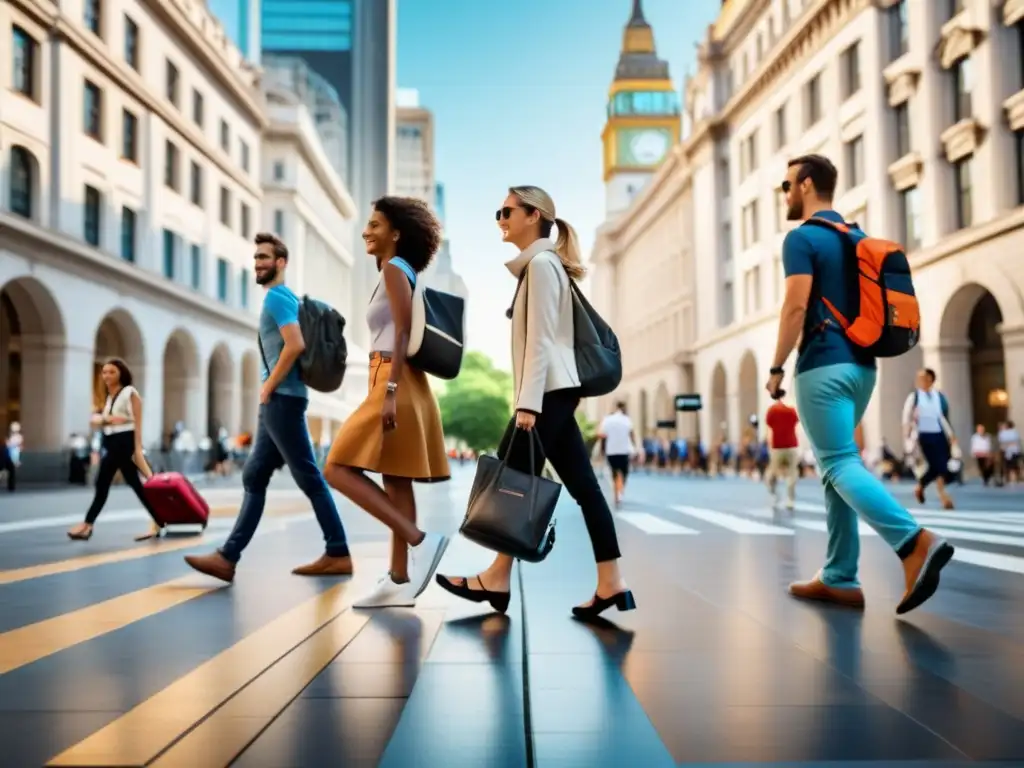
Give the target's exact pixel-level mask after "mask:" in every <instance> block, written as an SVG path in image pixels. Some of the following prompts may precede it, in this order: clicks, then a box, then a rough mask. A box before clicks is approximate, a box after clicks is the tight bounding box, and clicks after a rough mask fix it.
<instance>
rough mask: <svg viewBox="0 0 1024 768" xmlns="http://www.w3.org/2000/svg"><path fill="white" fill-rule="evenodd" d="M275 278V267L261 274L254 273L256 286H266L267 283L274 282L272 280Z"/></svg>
mask: <svg viewBox="0 0 1024 768" xmlns="http://www.w3.org/2000/svg"><path fill="white" fill-rule="evenodd" d="M276 277H277V267H270V268H269V269H267V270H266V271H264V272H263V273H262V274H261V273H259V272H257V273H256V285H266V284H267V283H272V282H274V278H276Z"/></svg>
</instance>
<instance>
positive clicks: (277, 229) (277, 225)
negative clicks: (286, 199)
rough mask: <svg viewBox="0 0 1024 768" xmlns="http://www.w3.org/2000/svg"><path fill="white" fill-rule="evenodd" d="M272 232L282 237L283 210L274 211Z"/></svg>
mask: <svg viewBox="0 0 1024 768" xmlns="http://www.w3.org/2000/svg"><path fill="white" fill-rule="evenodd" d="M274 234H275V235H277V236H278V237H284V211H274Z"/></svg>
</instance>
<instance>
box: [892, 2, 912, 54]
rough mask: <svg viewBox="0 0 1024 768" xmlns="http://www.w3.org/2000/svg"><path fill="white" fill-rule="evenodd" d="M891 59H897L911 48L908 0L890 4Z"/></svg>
mask: <svg viewBox="0 0 1024 768" xmlns="http://www.w3.org/2000/svg"><path fill="white" fill-rule="evenodd" d="M887 15H888V19H887V22H888V27H889V61H896V59H898V58H899V57H900V56H902V55H903V54H905V53H907V52H908V51H909V50H910V26H909V20H908V18H907V0H899V2H898V3H896V4H895V5H891V6H889V10H888V13H887Z"/></svg>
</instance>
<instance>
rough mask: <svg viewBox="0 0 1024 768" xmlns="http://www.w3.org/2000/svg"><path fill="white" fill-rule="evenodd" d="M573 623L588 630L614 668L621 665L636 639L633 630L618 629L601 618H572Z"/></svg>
mask: <svg viewBox="0 0 1024 768" xmlns="http://www.w3.org/2000/svg"><path fill="white" fill-rule="evenodd" d="M573 621H575V622H576V623H577V624H578V625H580V626H583V627H586V628H587V629H588V630H590V634H591V636H592V637H593V638H594V640H595V641H596V642H597V645H598V647H599V648H600V649H601V652H602V653H603V654H604V656H605V657H606V658H607V659H608V660H609V661H612V662H614V663H615V665H616V666H621V665H622V663H623V662H624V661H625V660H626V657H627V656H628V655H629V651H630V649H631V648H632V647H633V641H634V639H635V638H636V632H635V631H634V630H632V629H626V628H625V627H620V626H619V625H618V624H616V623H615V622H613V621H609V620H608V619H606V618H604V617H602V616H595V617H593V618H581V617H578V616H573Z"/></svg>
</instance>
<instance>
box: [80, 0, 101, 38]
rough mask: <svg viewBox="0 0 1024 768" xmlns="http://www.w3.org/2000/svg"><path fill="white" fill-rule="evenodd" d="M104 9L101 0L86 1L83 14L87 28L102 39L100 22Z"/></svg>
mask: <svg viewBox="0 0 1024 768" xmlns="http://www.w3.org/2000/svg"><path fill="white" fill-rule="evenodd" d="M102 15H103V9H102V6H101V0H85V13H84V14H83V17H82V20H83V21H84V22H85V28H86V29H88V30H89V31H90V32H92V33H93V34H94V35H96V36H97V37H100V36H101V35H100V21H101V19H102Z"/></svg>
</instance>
